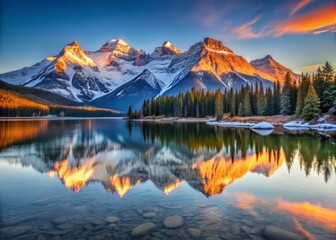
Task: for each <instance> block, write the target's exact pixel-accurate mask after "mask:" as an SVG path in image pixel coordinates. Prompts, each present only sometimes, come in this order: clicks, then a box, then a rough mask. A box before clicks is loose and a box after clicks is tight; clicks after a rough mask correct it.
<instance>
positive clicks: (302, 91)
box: [295, 74, 309, 116]
mask: <svg viewBox="0 0 336 240" xmlns="http://www.w3.org/2000/svg"><path fill="white" fill-rule="evenodd" d="M308 87H309V78H308V75H306V76H304V75H303V74H301V82H300V84H299V87H298V91H297V96H296V108H295V114H296V116H301V113H302V109H303V105H304V99H305V97H306V94H307V91H308Z"/></svg>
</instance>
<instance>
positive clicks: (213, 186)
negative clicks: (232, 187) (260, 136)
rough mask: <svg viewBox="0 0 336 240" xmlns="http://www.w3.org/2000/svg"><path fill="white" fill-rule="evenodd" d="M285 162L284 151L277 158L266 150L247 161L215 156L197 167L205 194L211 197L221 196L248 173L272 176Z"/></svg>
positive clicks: (247, 158) (249, 157)
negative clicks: (231, 184)
mask: <svg viewBox="0 0 336 240" xmlns="http://www.w3.org/2000/svg"><path fill="white" fill-rule="evenodd" d="M284 161H285V154H284V152H283V150H281V151H280V153H279V155H278V156H277V157H276V155H275V154H270V153H269V151H267V150H266V149H264V150H263V152H262V153H261V154H259V155H257V154H253V155H250V156H248V157H246V158H245V159H235V160H234V161H233V162H232V161H231V160H228V159H225V158H224V156H217V157H216V156H215V157H213V158H212V159H210V160H208V161H204V162H201V163H199V164H198V165H195V166H194V168H197V169H198V170H199V172H200V174H201V177H202V179H203V185H204V186H203V188H204V192H205V193H206V194H207V195H209V196H212V195H216V194H220V193H221V192H222V191H223V190H224V188H225V187H226V186H227V185H229V184H230V183H232V182H234V181H236V180H237V179H239V178H242V177H243V176H244V175H245V174H247V173H248V172H256V173H262V174H264V175H266V176H267V177H269V176H271V175H272V174H273V173H274V172H275V171H276V170H277V169H279V167H280V166H281V165H282V163H283V162H284Z"/></svg>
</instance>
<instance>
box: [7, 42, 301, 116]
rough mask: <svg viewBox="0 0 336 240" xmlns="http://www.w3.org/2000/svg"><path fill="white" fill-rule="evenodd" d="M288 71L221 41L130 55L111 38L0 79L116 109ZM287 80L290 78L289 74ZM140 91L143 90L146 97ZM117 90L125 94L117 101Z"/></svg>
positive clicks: (274, 77) (131, 50)
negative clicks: (94, 47)
mask: <svg viewBox="0 0 336 240" xmlns="http://www.w3.org/2000/svg"><path fill="white" fill-rule="evenodd" d="M288 70H289V71H290V69H287V68H285V67H283V66H282V65H281V64H279V63H277V62H276V61H274V60H273V59H272V58H271V57H267V58H265V59H261V60H256V61H252V62H251V63H249V62H247V61H246V60H245V59H244V58H243V57H241V56H238V55H236V54H235V53H234V52H233V51H232V50H231V49H229V48H228V47H226V46H224V45H223V43H222V42H221V41H218V40H215V39H211V38H205V39H204V40H203V41H201V42H198V43H196V44H194V45H193V46H191V47H190V48H189V50H187V51H185V52H181V51H180V50H179V49H178V48H176V47H175V46H174V45H173V44H172V43H170V42H168V41H166V42H164V43H163V44H162V45H161V46H160V47H157V48H156V49H155V50H154V52H153V53H151V54H148V53H146V52H144V51H143V50H141V49H140V50H136V49H135V48H133V47H131V46H130V45H129V44H128V43H126V42H125V41H124V40H122V39H112V40H110V41H108V42H106V43H105V44H104V45H103V46H102V47H101V48H100V49H98V50H97V51H84V50H83V49H82V48H81V47H80V46H79V44H78V42H76V41H75V42H73V43H70V44H69V45H67V46H66V47H65V48H64V49H63V50H62V51H61V52H60V53H59V54H58V55H57V56H54V57H48V58H47V59H44V60H43V61H41V62H39V63H37V64H35V65H33V66H31V67H26V68H23V69H20V70H16V71H12V72H8V73H3V74H0V80H3V81H6V82H8V83H11V84H17V85H24V86H28V87H33V88H39V89H43V90H47V91H51V92H53V93H57V94H59V95H61V96H63V97H66V98H68V99H71V100H73V101H77V102H84V103H86V104H96V103H99V105H100V106H101V107H105V106H103V105H101V104H102V103H106V104H107V105H106V107H107V106H112V105H114V106H115V105H116V103H111V99H113V100H114V101H116V99H118V101H116V102H118V104H120V106H126V105H127V104H126V103H125V104H124V103H123V102H124V101H125V102H127V103H129V102H132V101H133V100H134V99H135V98H134V99H133V100H132V101H129V100H128V99H127V98H128V96H136V95H137V96H142V97H143V98H147V99H148V98H151V97H155V96H157V95H168V94H177V93H178V92H179V91H181V92H186V91H187V90H190V89H191V88H192V87H193V86H196V87H197V88H203V89H205V90H216V89H218V88H219V89H223V90H224V89H228V88H230V87H234V88H240V87H241V86H243V85H246V84H248V85H254V84H255V83H256V82H263V83H264V84H265V85H267V86H271V85H272V83H273V82H274V81H276V80H279V81H281V82H283V80H282V79H283V77H284V74H285V73H286V72H287V71H288ZM149 73H150V74H149ZM146 74H147V75H148V76H150V78H153V79H155V81H156V82H157V83H158V85H159V86H160V91H159V92H158V88H157V87H153V86H152V85H151V84H149V82H150V80H151V79H148V80H149V81H145V80H144V75H146ZM293 76H296V75H295V74H294V73H293ZM135 79H142V80H143V81H135ZM294 79H296V78H294ZM131 84H134V85H135V86H136V87H135V86H133V87H132V86H131ZM141 84H143V85H141ZM117 89H118V91H115V90H117ZM138 89H140V92H142V93H141V94H138V92H139V91H138ZM145 89H147V90H148V92H147V93H146V94H145V93H144V91H145ZM121 91H123V92H125V93H127V94H124V95H123V94H119V95H118V96H117V92H118V93H119V92H121ZM132 91H133V92H132ZM154 94H156V95H154ZM107 99H110V100H109V101H107ZM136 99H137V101H139V102H142V101H143V100H144V99H142V98H136ZM137 104H138V103H137ZM127 107H128V105H127ZM117 109H119V110H126V109H121V107H118V108H117Z"/></svg>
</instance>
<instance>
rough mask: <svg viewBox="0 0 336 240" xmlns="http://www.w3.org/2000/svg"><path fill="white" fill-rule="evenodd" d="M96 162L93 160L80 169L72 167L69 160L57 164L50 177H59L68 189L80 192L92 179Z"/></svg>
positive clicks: (50, 172)
mask: <svg viewBox="0 0 336 240" xmlns="http://www.w3.org/2000/svg"><path fill="white" fill-rule="evenodd" d="M94 163H95V160H94V159H91V160H89V161H87V162H86V163H85V164H83V165H81V166H79V167H71V165H70V163H69V160H63V161H61V162H57V163H55V165H54V170H50V171H49V172H48V175H49V176H50V177H54V176H56V175H57V176H58V177H59V178H60V179H61V180H62V181H63V183H64V185H65V186H66V187H67V188H70V189H72V190H73V191H75V192H78V191H79V190H80V189H81V188H82V187H84V186H85V185H86V184H87V183H88V181H89V180H90V179H91V178H92V176H93V173H94V166H93V165H94Z"/></svg>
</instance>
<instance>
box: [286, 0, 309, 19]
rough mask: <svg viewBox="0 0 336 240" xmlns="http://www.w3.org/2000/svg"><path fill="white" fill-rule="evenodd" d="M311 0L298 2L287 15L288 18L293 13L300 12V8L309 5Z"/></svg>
mask: <svg viewBox="0 0 336 240" xmlns="http://www.w3.org/2000/svg"><path fill="white" fill-rule="evenodd" d="M312 1H313V0H299V2H298V3H297V4H296V5H295V6H294V8H293V9H292V10H291V12H290V13H289V16H290V17H291V16H293V15H294V14H295V13H297V12H298V11H300V10H301V9H302V8H304V7H305V6H307V5H308V4H309V3H311V2H312Z"/></svg>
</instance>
